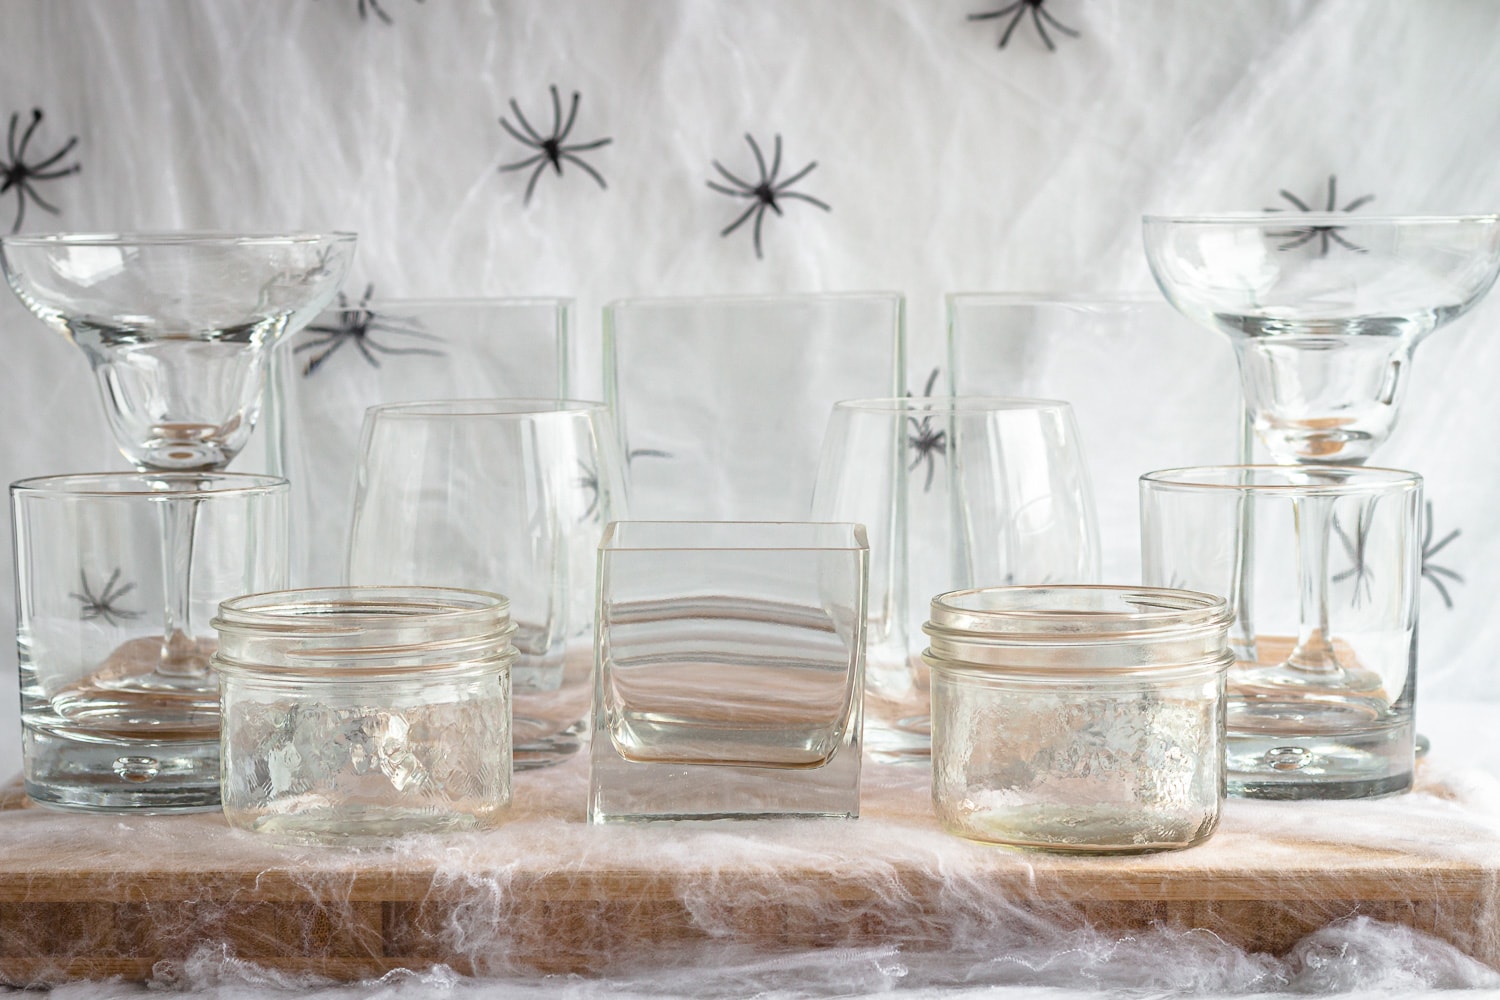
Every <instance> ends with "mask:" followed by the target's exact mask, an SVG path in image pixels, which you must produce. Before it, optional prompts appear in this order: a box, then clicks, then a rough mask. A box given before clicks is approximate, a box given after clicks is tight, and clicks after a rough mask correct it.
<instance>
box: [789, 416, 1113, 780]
mask: <svg viewBox="0 0 1500 1000" xmlns="http://www.w3.org/2000/svg"><path fill="white" fill-rule="evenodd" d="M812 509H813V519H814V520H819V521H853V522H857V523H861V524H864V525H865V526H866V529H867V531H868V537H869V543H870V598H869V603H868V614H869V620H868V623H867V628H866V639H865V642H866V672H865V696H866V697H865V729H866V735H865V746H866V748H867V749H868V750H869V751H870V753H871V754H872V755H873V756H875V757H876V758H877V759H879V760H884V761H887V762H891V761H902V760H924V759H925V758H926V757H927V756H928V754H929V753H930V748H931V735H930V718H929V715H930V711H929V706H928V672H927V667H926V665H925V664H924V663H923V661H922V658H921V656H922V650H923V647H924V646H925V642H924V641H923V640H924V636H923V632H922V625H923V623H924V622H926V621H927V612H928V608H929V604H930V602H931V600H932V598H933V597H934V596H936V595H937V594H942V593H947V592H949V591H953V590H966V589H971V588H975V587H988V586H1003V585H1010V584H1044V583H1052V584H1070V583H1097V582H1098V580H1097V577H1098V573H1099V542H1098V528H1097V526H1096V521H1095V514H1094V503H1093V492H1092V489H1091V487H1090V484H1089V477H1088V470H1087V468H1086V466H1085V464H1084V461H1083V455H1082V449H1081V446H1080V442H1079V438H1078V429H1077V426H1076V424H1075V423H1074V420H1073V411H1072V409H1071V407H1069V406H1068V404H1067V403H1063V402H1057V401H1053V400H1038V399H1000V398H985V397H931V398H925V397H924V398H910V397H902V398H898V399H863V400H850V401H846V402H841V403H839V404H837V405H836V406H835V407H834V409H833V415H832V416H831V417H830V419H829V422H828V430H827V433H826V435H825V437H824V442H823V459H822V464H821V467H820V469H819V474H818V482H817V488H816V491H815V493H814V497H813V508H812Z"/></svg>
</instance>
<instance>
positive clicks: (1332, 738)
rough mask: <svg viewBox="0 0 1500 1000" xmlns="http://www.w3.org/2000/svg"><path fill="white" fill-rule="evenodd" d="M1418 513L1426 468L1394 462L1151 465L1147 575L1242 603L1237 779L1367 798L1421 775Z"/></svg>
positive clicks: (1297, 793)
mask: <svg viewBox="0 0 1500 1000" xmlns="http://www.w3.org/2000/svg"><path fill="white" fill-rule="evenodd" d="M1421 514H1422V480H1421V477H1420V476H1417V475H1416V474H1414V473H1410V472H1401V471H1397V470H1392V469H1374V468H1363V467H1359V466H1311V465H1309V466H1227V467H1209V468H1198V469H1171V470H1167V471H1163V472H1152V473H1148V474H1147V475H1145V476H1142V477H1141V548H1142V563H1143V567H1144V573H1145V582H1146V583H1147V584H1150V585H1155V586H1170V587H1182V588H1187V589H1189V590H1200V591H1204V592H1206V593H1212V594H1218V595H1221V596H1223V597H1226V598H1228V599H1229V603H1230V606H1231V607H1232V608H1233V609H1234V610H1235V612H1236V619H1235V622H1234V626H1233V628H1232V629H1231V631H1230V640H1231V644H1232V647H1233V649H1234V652H1235V655H1236V657H1237V658H1238V660H1239V662H1238V663H1237V664H1236V666H1235V667H1234V668H1233V669H1231V670H1230V673H1229V714H1228V727H1229V790H1230V792H1231V794H1238V795H1246V796H1254V797H1259V798H1283V799H1292V798H1360V797H1365V796H1371V795H1385V794H1389V793H1391V792H1399V791H1403V790H1405V789H1406V788H1409V787H1410V786H1411V780H1412V763H1413V735H1414V734H1413V728H1412V710H1413V696H1414V693H1415V690H1416V687H1415V685H1416V667H1417V657H1416V639H1417V606H1418V602H1417V596H1418V595H1417V587H1418V584H1419V582H1420V573H1421V567H1422V560H1421V555H1422V553H1421V532H1420V523H1421V522H1420V518H1421ZM1309 522H1312V523H1315V524H1316V525H1318V526H1320V527H1321V528H1322V530H1318V531H1309V530H1307V528H1308V524H1309ZM1248 538H1253V539H1254V546H1253V549H1252V548H1251V547H1250V546H1248V545H1247V544H1246V539H1248ZM1312 604H1317V605H1318V606H1317V607H1312V606H1311V605H1312Z"/></svg>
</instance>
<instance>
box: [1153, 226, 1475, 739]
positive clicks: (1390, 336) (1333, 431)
mask: <svg viewBox="0 0 1500 1000" xmlns="http://www.w3.org/2000/svg"><path fill="white" fill-rule="evenodd" d="M1143 226H1144V235H1145V245H1146V259H1147V261H1148V263H1149V264H1150V266H1151V273H1152V275H1153V276H1154V277H1155V278H1156V282H1157V284H1158V285H1159V286H1160V288H1161V290H1162V293H1163V294H1164V295H1165V296H1166V297H1167V301H1169V302H1171V303H1172V305H1173V306H1175V307H1176V308H1177V309H1178V310H1180V311H1181V312H1182V313H1183V314H1184V315H1186V316H1188V317H1190V318H1192V319H1194V320H1196V321H1197V322H1198V323H1200V324H1202V325H1204V326H1206V327H1209V328H1211V329H1216V330H1218V331H1220V332H1222V333H1225V334H1227V335H1228V336H1229V338H1230V342H1231V343H1232V344H1233V345H1234V349H1235V353H1236V354H1237V355H1238V357H1239V363H1240V379H1241V385H1242V390H1243V395H1244V398H1245V407H1246V418H1247V421H1248V424H1249V425H1250V427H1251V428H1253V430H1254V434H1255V436H1256V437H1258V438H1259V439H1260V440H1261V442H1262V443H1263V444H1264V445H1265V447H1266V448H1267V450H1268V451H1269V452H1270V454H1271V456H1272V460H1273V461H1276V462H1279V463H1284V464H1292V463H1300V464H1338V465H1344V464H1361V463H1363V462H1365V461H1367V460H1368V459H1369V458H1370V456H1371V454H1372V453H1373V452H1374V451H1375V449H1376V448H1378V447H1379V446H1380V445H1381V443H1383V442H1384V441H1385V440H1386V438H1387V437H1388V436H1389V435H1390V432H1391V428H1392V427H1393V426H1394V424H1395V421H1396V417H1397V414H1398V412H1399V409H1400V404H1401V400H1402V397H1403V396H1404V394H1405V391H1406V385H1407V382H1408V381H1409V377H1408V375H1407V374H1406V373H1407V371H1408V370H1409V369H1410V367H1411V361H1412V352H1413V351H1414V350H1415V348H1416V345H1417V344H1418V343H1420V342H1421V341H1422V340H1423V339H1424V338H1425V337H1427V336H1428V335H1429V334H1431V333H1432V332H1433V331H1434V330H1436V329H1437V328H1438V327H1440V326H1443V325H1444V324H1447V323H1450V322H1452V321H1453V320H1454V319H1457V318H1458V317H1459V316H1462V315H1463V314H1464V313H1465V312H1467V311H1468V310H1469V309H1470V308H1472V307H1473V306H1474V304H1475V303H1476V302H1478V301H1479V300H1480V299H1481V298H1482V297H1483V296H1484V295H1485V293H1486V292H1488V291H1489V289H1490V288H1491V287H1492V286H1493V285H1494V283H1495V279H1496V276H1497V275H1500V216H1497V215H1470V216H1385V217H1379V216H1350V215H1348V214H1347V213H1343V212H1313V213H1298V214H1296V215H1279V214H1258V215H1224V216H1178V217H1163V216H1146V217H1145V219H1144V220H1143ZM1251 452H1252V447H1251V441H1250V437H1249V434H1248V433H1247V434H1246V435H1245V440H1244V442H1243V444H1242V446H1241V452H1240V461H1241V462H1242V463H1247V462H1250V461H1251ZM1298 530H1299V531H1301V532H1302V533H1304V534H1305V535H1306V536H1307V541H1306V551H1307V553H1308V557H1307V558H1306V559H1304V560H1303V561H1302V563H1301V565H1302V568H1303V571H1304V573H1305V577H1304V579H1303V580H1302V581H1301V583H1300V584H1299V586H1298V591H1299V592H1300V593H1301V594H1302V600H1303V609H1302V614H1303V617H1304V626H1303V627H1302V628H1301V629H1299V635H1300V636H1301V638H1302V642H1299V644H1298V645H1297V646H1296V647H1295V648H1293V649H1292V650H1291V651H1290V653H1289V654H1288V658H1287V670H1288V677H1289V678H1292V679H1294V678H1295V677H1296V676H1297V671H1298V670H1300V669H1305V668H1306V667H1307V665H1308V664H1311V663H1314V662H1317V663H1321V664H1322V666H1323V667H1325V668H1327V671H1333V670H1336V668H1337V664H1338V657H1337V656H1336V655H1335V653H1334V651H1333V649H1332V647H1331V645H1330V643H1329V642H1328V638H1327V637H1328V635H1329V623H1328V621H1327V618H1326V612H1327V607H1328V597H1327V594H1326V593H1324V592H1323V590H1324V588H1325V586H1326V581H1327V579H1328V572H1327V566H1326V562H1327V553H1328V552H1329V549H1330V545H1331V525H1330V523H1329V521H1328V517H1327V514H1326V504H1325V503H1324V502H1323V501H1322V500H1321V499H1319V498H1317V497H1315V496H1313V497H1309V498H1308V500H1307V502H1306V504H1305V509H1303V510H1302V511H1301V512H1300V516H1299V518H1298ZM1241 544H1242V545H1243V547H1244V548H1245V550H1246V553H1247V555H1246V558H1245V559H1244V560H1243V565H1247V566H1248V565H1249V564H1250V563H1251V562H1252V561H1253V550H1254V547H1255V544H1256V543H1255V540H1254V537H1253V535H1252V534H1250V533H1249V532H1248V530H1247V532H1246V533H1245V534H1244V535H1242V539H1241ZM1247 589H1248V581H1243V580H1242V581H1240V584H1239V586H1238V587H1237V588H1236V592H1237V593H1240V592H1245V591H1246V590H1247ZM1325 672H1326V671H1325ZM1425 742H1426V741H1425V740H1423V744H1424V746H1425Z"/></svg>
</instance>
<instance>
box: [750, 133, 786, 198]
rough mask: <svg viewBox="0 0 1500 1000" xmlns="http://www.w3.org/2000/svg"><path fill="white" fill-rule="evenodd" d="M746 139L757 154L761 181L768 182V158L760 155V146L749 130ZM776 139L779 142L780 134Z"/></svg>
mask: <svg viewBox="0 0 1500 1000" xmlns="http://www.w3.org/2000/svg"><path fill="white" fill-rule="evenodd" d="M745 141H746V142H748V143H749V144H750V150H751V152H753V153H754V154H755V165H756V167H757V168H758V169H759V170H760V182H761V183H762V184H764V183H765V182H766V158H765V157H764V156H761V155H760V147H759V146H757V145H756V144H755V137H754V136H753V135H751V134H750V133H749V132H746V133H745ZM776 141H777V142H778V143H779V142H780V141H781V136H779V135H778V136H777V137H776ZM747 186H753V185H747Z"/></svg>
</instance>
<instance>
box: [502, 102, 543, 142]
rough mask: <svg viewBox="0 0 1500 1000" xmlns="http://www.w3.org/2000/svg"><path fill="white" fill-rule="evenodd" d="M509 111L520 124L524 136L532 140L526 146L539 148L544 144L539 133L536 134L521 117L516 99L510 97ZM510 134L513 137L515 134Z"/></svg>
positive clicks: (524, 117)
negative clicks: (524, 133) (523, 130)
mask: <svg viewBox="0 0 1500 1000" xmlns="http://www.w3.org/2000/svg"><path fill="white" fill-rule="evenodd" d="M510 110H511V112H512V113H513V114H515V116H516V121H518V122H520V123H521V127H522V128H523V129H525V130H526V134H527V135H529V136H531V138H532V140H533V141H532V142H528V143H527V145H528V146H538V147H539V146H541V144H542V143H544V142H546V141H547V140H546V139H543V138H542V136H541V134H540V133H539V132H537V130H536V129H534V128H532V127H531V122H529V121H527V120H526V116H525V115H523V114H521V106H520V105H519V104H517V103H516V99H515V98H514V97H512V98H511V99H510ZM501 123H502V124H504V119H501ZM511 134H512V135H514V134H515V133H511Z"/></svg>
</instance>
